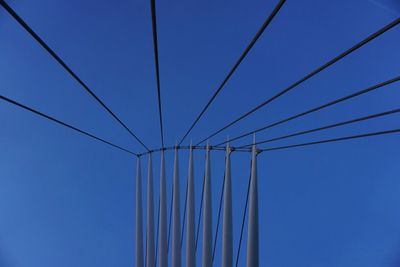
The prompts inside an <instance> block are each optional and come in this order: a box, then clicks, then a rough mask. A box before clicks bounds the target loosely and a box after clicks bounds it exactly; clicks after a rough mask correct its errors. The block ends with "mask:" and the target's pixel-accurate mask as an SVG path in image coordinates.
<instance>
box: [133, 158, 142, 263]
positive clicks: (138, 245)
mask: <svg viewBox="0 0 400 267" xmlns="http://www.w3.org/2000/svg"><path fill="white" fill-rule="evenodd" d="M142 209H143V208H142V170H141V166H140V157H138V158H137V164H136V231H135V232H136V266H140V267H142V266H143V263H144V262H143V211H142Z"/></svg>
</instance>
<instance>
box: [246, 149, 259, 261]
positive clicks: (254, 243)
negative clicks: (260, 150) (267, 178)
mask: <svg viewBox="0 0 400 267" xmlns="http://www.w3.org/2000/svg"><path fill="white" fill-rule="evenodd" d="M247 231H248V232H247V261H246V266H247V267H258V266H259V240H258V234H259V232H258V181H257V150H256V146H255V145H253V149H252V163H251V183H250V195H249V221H248V229H247Z"/></svg>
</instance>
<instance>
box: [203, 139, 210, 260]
mask: <svg viewBox="0 0 400 267" xmlns="http://www.w3.org/2000/svg"><path fill="white" fill-rule="evenodd" d="M210 167H211V166H210V149H209V146H208V145H207V150H206V164H205V178H204V179H205V184H204V205H203V255H202V266H203V267H211V266H212V205H211V172H210Z"/></svg>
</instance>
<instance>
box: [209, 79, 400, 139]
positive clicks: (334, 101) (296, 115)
mask: <svg viewBox="0 0 400 267" xmlns="http://www.w3.org/2000/svg"><path fill="white" fill-rule="evenodd" d="M399 81H400V76H397V77H394V78H392V79H389V80H386V81H383V82H380V83H377V84H374V85H371V86H369V87H367V88H365V89H362V90H359V91H357V92H355V93H352V94H349V95H347V96H344V97H341V98H338V99H335V100H333V101H330V102H328V103H325V104H323V105H320V106H317V107H314V108H311V109H308V110H306V111H304V112H300V113H298V114H295V115H293V116H289V117H287V118H285V119H282V120H279V121H276V122H273V123H270V124H267V125H265V126H263V127H261V128H258V129H256V130H253V131H250V132H247V133H244V134H242V135H239V136H237V137H235V138H232V139H231V140H230V141H236V140H239V139H241V138H244V137H246V136H250V135H252V134H254V133H258V132H261V131H264V130H267V129H270V128H272V127H275V126H278V125H280V124H283V123H286V122H289V121H291V120H294V119H298V118H300V117H303V116H305V115H308V114H311V113H314V112H317V111H320V110H322V109H325V108H327V107H331V106H334V105H336V104H339V103H341V102H344V101H347V100H349V99H352V98H355V97H358V96H361V95H364V94H366V93H370V92H373V91H375V90H378V89H380V88H382V87H384V86H387V85H390V84H393V83H396V82H399ZM225 143H226V142H222V143H219V144H218V145H217V146H221V145H223V144H225Z"/></svg>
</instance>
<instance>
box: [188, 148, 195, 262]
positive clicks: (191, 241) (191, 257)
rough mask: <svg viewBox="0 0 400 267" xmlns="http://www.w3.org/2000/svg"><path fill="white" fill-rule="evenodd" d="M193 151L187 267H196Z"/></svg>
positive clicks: (190, 155)
mask: <svg viewBox="0 0 400 267" xmlns="http://www.w3.org/2000/svg"><path fill="white" fill-rule="evenodd" d="M193 173H194V170H193V149H192V146H190V151H189V171H188V194H187V217H186V225H187V227H186V266H190V267H196V248H195V246H196V244H195V243H196V241H195V203H194V199H195V196H194V194H195V193H194V192H195V191H194V174H193Z"/></svg>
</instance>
